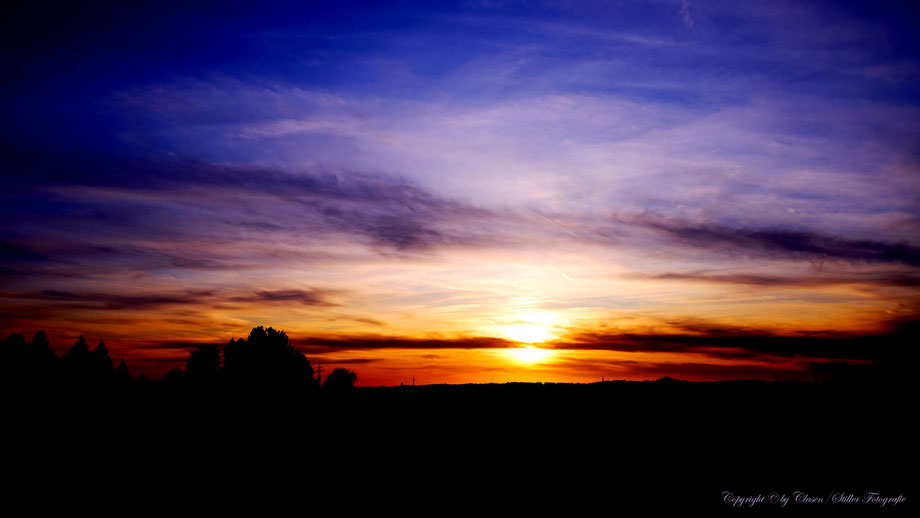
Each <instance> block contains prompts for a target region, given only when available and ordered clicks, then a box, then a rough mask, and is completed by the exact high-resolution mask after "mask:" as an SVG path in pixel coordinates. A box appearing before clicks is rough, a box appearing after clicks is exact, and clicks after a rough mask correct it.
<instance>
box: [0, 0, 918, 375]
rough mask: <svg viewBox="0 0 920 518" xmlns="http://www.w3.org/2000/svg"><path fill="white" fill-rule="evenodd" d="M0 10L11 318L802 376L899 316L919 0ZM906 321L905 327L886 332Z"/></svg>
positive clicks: (911, 297) (912, 257)
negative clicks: (271, 333)
mask: <svg viewBox="0 0 920 518" xmlns="http://www.w3.org/2000/svg"><path fill="white" fill-rule="evenodd" d="M130 4H132V5H130V6H129V5H123V3H120V2H112V3H100V4H99V5H96V6H84V5H77V4H72V3H71V4H69V5H67V4H65V5H59V4H55V3H48V2H44V3H38V2H31V3H24V2H11V3H5V4H4V6H3V7H2V8H0V20H2V21H0V67H2V70H3V80H2V81H0V107H2V113H3V116H2V122H0V175H2V176H0V187H2V188H0V216H2V221H3V224H2V226H0V331H2V334H3V335H4V336H5V335H6V334H8V333H12V332H23V333H25V334H26V335H27V338H28V337H29V336H31V334H32V333H34V332H36V331H37V330H39V329H44V330H45V332H46V333H47V334H48V336H49V338H50V339H51V342H52V346H53V347H54V348H55V349H56V350H57V351H58V352H59V354H60V353H62V352H64V351H66V350H67V349H68V348H69V347H70V345H71V344H72V343H73V342H74V340H75V339H76V338H77V336H79V335H83V336H85V337H86V338H87V340H89V341H90V342H91V343H93V342H94V341H97V340H100V339H104V340H105V342H106V344H107V345H108V347H109V349H110V351H111V354H112V356H113V357H114V358H116V361H117V359H118V358H120V357H123V358H125V359H126V360H127V362H128V364H129V366H130V367H131V368H132V372H133V373H134V374H135V375H137V374H138V373H140V372H144V373H145V374H148V376H156V375H160V374H162V373H163V372H165V370H167V369H169V368H172V367H176V366H182V365H183V363H184V361H185V359H186V358H187V357H188V353H189V349H190V348H192V347H194V346H195V345H196V344H202V343H214V344H224V343H226V342H227V341H228V340H229V339H230V338H232V337H244V336H246V335H247V334H248V332H249V330H250V329H251V328H252V327H255V326H259V325H264V326H266V327H268V326H271V327H274V328H276V329H280V330H284V331H285V332H286V333H287V334H288V335H289V336H290V337H291V340H292V343H293V344H294V345H295V346H296V347H297V349H298V350H300V351H302V352H304V354H306V355H307V358H308V359H310V360H311V362H312V363H313V364H314V365H317V364H322V365H323V368H324V369H326V370H327V371H328V370H331V369H332V368H335V367H345V368H348V369H351V370H354V371H356V372H357V374H358V384H359V385H397V384H399V383H407V384H408V383H411V382H412V380H413V378H414V379H415V382H416V383H418V384H429V383H467V382H476V383H481V382H509V381H544V382H592V381H599V380H601V379H608V380H609V379H630V380H643V379H657V378H660V377H662V376H672V377H675V378H682V379H691V380H720V379H749V378H760V379H769V380H772V379H776V378H777V377H779V378H781V379H790V378H793V379H800V380H812V379H824V378H825V377H827V376H831V375H833V373H834V372H839V371H840V370H841V368H846V367H848V366H849V367H852V366H872V365H889V364H899V365H903V363H904V362H905V361H906V359H909V358H911V356H910V354H911V353H910V352H909V350H908V349H909V348H908V346H907V345H905V344H907V343H909V341H910V339H912V338H913V337H915V336H916V332H917V329H918V327H917V321H918V309H920V296H918V295H920V293H918V289H917V287H918V285H920V211H918V209H920V61H918V57H920V37H918V36H917V35H916V27H918V26H920V9H918V8H917V6H914V5H913V4H912V3H910V2H887V1H877V0H876V1H864V2H784V1H770V2H734V1H707V2H703V1H696V0H683V1H681V0H676V1H670V0H661V1H654V0H651V1H642V2H633V1H624V2H620V1H610V2H590V1H574V2H540V1H525V2H515V1H499V0H496V1H482V2H473V1H469V2H367V3H361V2H349V1H336V2H274V1H261V2H245V3H244V2H215V3H205V2H149V3H148V2H138V3H134V2H131V3H130ZM905 337H909V338H905Z"/></svg>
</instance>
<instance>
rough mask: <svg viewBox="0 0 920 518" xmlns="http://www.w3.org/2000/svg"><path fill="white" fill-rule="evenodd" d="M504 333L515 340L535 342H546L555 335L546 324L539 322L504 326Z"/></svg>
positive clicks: (528, 342) (526, 342)
mask: <svg viewBox="0 0 920 518" xmlns="http://www.w3.org/2000/svg"><path fill="white" fill-rule="evenodd" d="M502 333H503V334H504V335H505V336H506V337H508V338H509V339H511V340H514V341H515V342H521V343H525V344H533V343H540V342H545V341H547V340H549V339H550V338H552V337H553V334H552V332H550V330H549V328H547V327H546V326H542V325H539V324H515V325H511V326H505V327H504V328H502Z"/></svg>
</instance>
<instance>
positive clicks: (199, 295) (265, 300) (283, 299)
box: [0, 289, 333, 310]
mask: <svg viewBox="0 0 920 518" xmlns="http://www.w3.org/2000/svg"><path fill="white" fill-rule="evenodd" d="M331 293H333V292H332V291H330V290H322V289H313V290H297V289H289V290H275V291H271V290H269V291H257V292H255V293H252V294H245V295H230V294H227V293H226V292H221V291H218V290H187V291H179V292H161V293H146V294H144V295H129V294H119V293H109V292H72V291H58V290H43V291H36V292H24V293H10V292H8V293H0V298H3V299H6V300H7V301H30V300H31V301H39V302H44V303H50V304H63V305H66V306H67V307H68V308H75V307H80V308H85V309H105V310H119V309H130V310H142V309H152V308H159V307H163V306H209V305H217V304H226V303H228V302H231V303H232V302H237V303H258V304H260V305H264V304H273V303H293V304H297V305H303V306H330V305H333V303H332V302H330V301H329V299H328V297H329V295H330V294H331Z"/></svg>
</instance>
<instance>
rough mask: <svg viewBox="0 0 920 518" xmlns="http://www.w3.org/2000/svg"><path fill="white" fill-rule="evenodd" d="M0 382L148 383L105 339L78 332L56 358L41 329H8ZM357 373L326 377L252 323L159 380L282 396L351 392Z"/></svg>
mask: <svg viewBox="0 0 920 518" xmlns="http://www.w3.org/2000/svg"><path fill="white" fill-rule="evenodd" d="M0 366H2V367H0V369H2V372H0V374H2V379H3V383H4V384H6V385H8V386H14V387H27V388H28V387H31V388H36V389H44V390H49V389H61V390H63V389H67V388H71V387H78V388H80V387H82V388H98V389H113V390H117V389H128V388H130V387H132V386H136V385H144V386H146V385H147V379H146V377H145V376H144V375H143V374H141V375H140V377H139V378H138V379H137V381H134V380H133V378H132V377H131V374H130V370H129V368H128V364H127V362H126V361H125V360H124V359H121V360H120V362H119V363H118V367H115V366H114V363H113V361H112V358H111V356H110V355H109V350H108V347H106V345H105V342H103V341H101V340H100V341H99V344H98V345H97V346H96V347H95V348H94V349H92V350H90V347H89V344H87V342H86V339H85V338H84V337H82V336H80V337H79V338H77V340H76V342H75V343H74V344H73V346H72V347H71V348H70V350H68V351H67V352H66V353H65V354H64V355H63V356H62V357H60V358H58V356H57V354H55V352H54V350H53V349H52V348H51V344H50V342H49V340H48V337H47V336H46V335H45V332H44V331H38V332H37V333H35V335H34V336H33V337H32V340H30V341H28V342H27V341H26V339H25V337H24V336H23V335H22V333H12V334H10V335H9V336H8V337H6V338H5V339H4V340H3V341H2V342H0ZM356 381H357V374H356V373H354V372H353V371H350V370H348V369H343V368H336V369H334V370H333V371H332V372H331V373H329V375H327V376H326V378H325V379H322V378H321V376H320V374H319V373H318V372H317V371H316V370H315V369H314V368H313V366H312V365H311V364H310V361H309V360H308V359H307V358H306V356H304V355H303V353H300V352H298V351H297V350H296V349H294V346H293V345H291V343H290V340H289V338H288V336H287V334H285V332H284V331H278V330H275V329H274V328H271V327H269V328H268V329H265V328H264V327H262V326H259V327H255V328H253V329H252V331H251V332H250V333H249V336H248V337H246V338H240V339H236V338H233V339H231V340H230V342H229V343H228V344H227V345H225V346H224V347H222V348H220V347H218V346H216V345H207V344H206V345H199V346H198V347H197V348H196V349H193V350H191V351H190V352H189V357H188V359H187V360H186V362H185V368H184V369H181V368H174V369H171V370H169V371H168V372H167V373H166V374H165V375H163V377H162V379H161V380H159V385H160V386H163V387H166V388H167V389H169V390H172V391H176V390H182V389H188V390H208V389H227V390H230V389H244V390H247V391H252V392H265V391H275V392H277V393H281V394H284V395H286V396H291V395H305V394H309V393H312V392H317V391H319V390H320V389H322V390H323V391H325V392H329V393H345V392H348V391H350V390H351V389H352V388H353V387H354V385H355V382H356Z"/></svg>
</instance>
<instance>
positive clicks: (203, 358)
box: [185, 345, 220, 384]
mask: <svg viewBox="0 0 920 518" xmlns="http://www.w3.org/2000/svg"><path fill="white" fill-rule="evenodd" d="M219 370H220V351H218V350H217V346H216V345H200V346H198V349H196V350H194V351H192V352H191V353H189V358H188V361H186V362H185V376H186V378H188V379H189V380H190V381H192V382H194V383H198V384H203V383H213V382H214V381H215V380H216V379H217V374H218V371H219Z"/></svg>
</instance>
